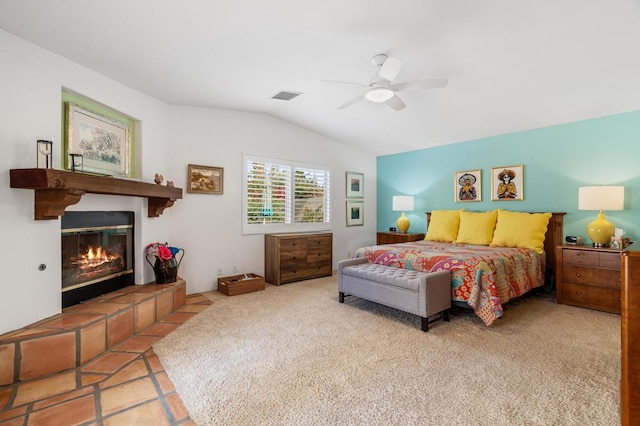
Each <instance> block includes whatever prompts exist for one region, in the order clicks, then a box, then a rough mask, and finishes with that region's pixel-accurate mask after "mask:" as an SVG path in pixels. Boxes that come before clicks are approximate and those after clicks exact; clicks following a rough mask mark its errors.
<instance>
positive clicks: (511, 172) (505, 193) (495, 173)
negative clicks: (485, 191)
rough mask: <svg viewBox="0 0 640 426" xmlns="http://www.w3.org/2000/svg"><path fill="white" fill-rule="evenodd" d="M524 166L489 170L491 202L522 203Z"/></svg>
mask: <svg viewBox="0 0 640 426" xmlns="http://www.w3.org/2000/svg"><path fill="white" fill-rule="evenodd" d="M523 182H524V166H523V165H522V164H520V165H518V166H503V167H493V168H492V169H491V200H492V201H522V200H524V193H523V189H522V188H523Z"/></svg>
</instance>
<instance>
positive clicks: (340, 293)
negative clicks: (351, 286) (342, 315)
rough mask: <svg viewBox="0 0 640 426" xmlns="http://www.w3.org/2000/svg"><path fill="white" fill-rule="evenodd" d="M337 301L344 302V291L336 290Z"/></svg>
mask: <svg viewBox="0 0 640 426" xmlns="http://www.w3.org/2000/svg"><path fill="white" fill-rule="evenodd" d="M338 302H340V303H344V292H342V291H339V292H338Z"/></svg>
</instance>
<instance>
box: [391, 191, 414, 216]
mask: <svg viewBox="0 0 640 426" xmlns="http://www.w3.org/2000/svg"><path fill="white" fill-rule="evenodd" d="M412 210H413V195H394V196H393V211H394V212H409V211H412Z"/></svg>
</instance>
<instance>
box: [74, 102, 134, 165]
mask: <svg viewBox="0 0 640 426" xmlns="http://www.w3.org/2000/svg"><path fill="white" fill-rule="evenodd" d="M65 112H66V115H65V119H66V120H65V121H66V126H65V142H64V166H65V168H66V169H71V168H72V167H71V166H72V165H71V161H70V157H71V154H75V155H76V156H77V155H80V156H82V163H83V167H82V169H83V171H85V172H92V173H98V174H103V175H110V176H115V177H131V149H132V148H131V147H132V144H131V126H129V125H128V124H126V123H123V122H120V121H118V120H114V119H111V118H108V117H106V116H103V115H100V114H97V113H95V112H93V111H90V110H88V109H85V108H83V107H81V106H79V105H76V104H74V103H72V102H66V103H65Z"/></svg>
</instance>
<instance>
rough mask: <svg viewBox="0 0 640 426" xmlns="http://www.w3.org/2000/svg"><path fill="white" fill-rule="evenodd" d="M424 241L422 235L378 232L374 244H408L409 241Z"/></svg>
mask: <svg viewBox="0 0 640 426" xmlns="http://www.w3.org/2000/svg"><path fill="white" fill-rule="evenodd" d="M419 240H424V234H409V233H407V234H402V233H400V232H378V233H377V235H376V244H378V245H380V244H394V243H408V242H410V241H419Z"/></svg>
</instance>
